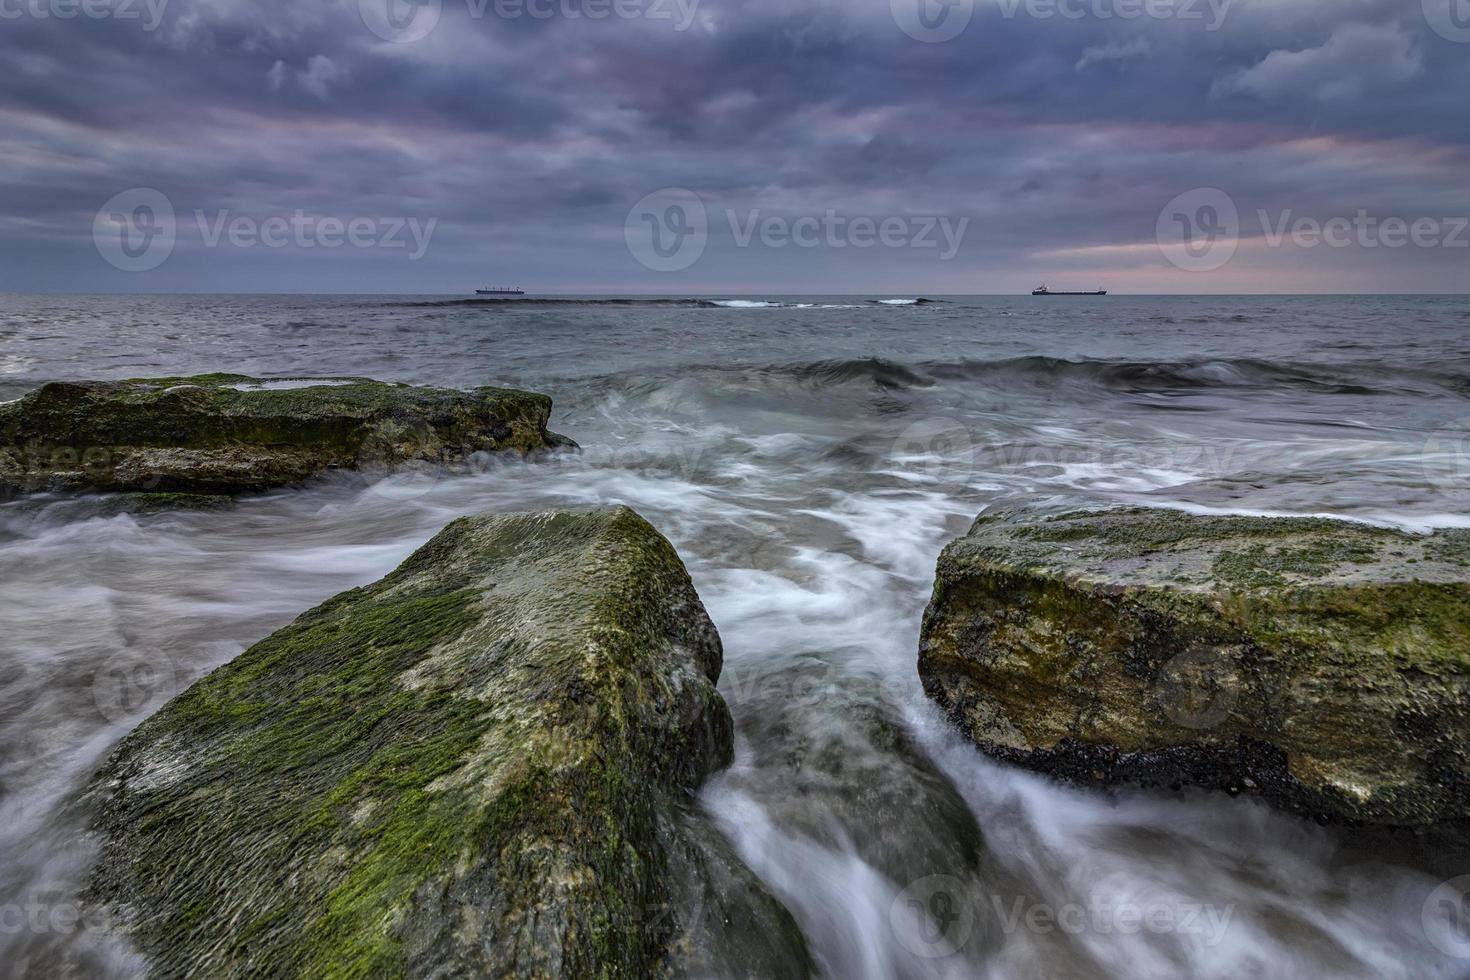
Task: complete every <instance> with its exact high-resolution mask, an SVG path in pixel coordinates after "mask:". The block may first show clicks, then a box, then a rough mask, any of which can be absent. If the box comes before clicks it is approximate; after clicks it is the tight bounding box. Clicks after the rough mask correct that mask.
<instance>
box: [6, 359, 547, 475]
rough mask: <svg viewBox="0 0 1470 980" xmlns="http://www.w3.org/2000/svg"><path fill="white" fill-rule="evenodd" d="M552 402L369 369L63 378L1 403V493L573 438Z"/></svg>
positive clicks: (290, 471) (379, 461) (381, 461)
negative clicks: (310, 374) (347, 373)
mask: <svg viewBox="0 0 1470 980" xmlns="http://www.w3.org/2000/svg"><path fill="white" fill-rule="evenodd" d="M550 416H551V399H550V398H548V397H547V396H545V395H540V394H536V393H534V392H529V391H516V390H513V389H508V388H477V389H474V390H472V391H457V390H452V389H447V388H426V387H416V386H413V385H403V384H387V383H384V382H380V381H372V380H369V379H366V378H316V379H302V380H289V379H276V380H262V379H258V378H250V377H246V376H244V375H235V374H209V375H198V376H195V377H186V378H152V379H140V380H135V381H105V382H104V381H79V382H53V383H51V384H46V385H42V386H41V387H40V388H37V389H36V390H35V391H32V392H31V393H29V394H28V395H26V396H24V397H23V398H20V399H19V400H17V401H14V402H9V403H6V404H3V405H0V495H6V494H12V495H13V494H16V493H26V492H34V491H41V490H89V491H125V492H127V491H163V492H187V493H204V494H231V493H239V492H242V491H249V490H263V489H268V488H271V487H278V486H284V485H288V484H292V483H298V482H301V481H303V480H307V479H310V478H311V477H314V476H318V475H320V474H322V473H323V472H325V471H327V470H329V469H349V470H351V469H360V468H363V467H373V466H382V467H391V466H395V465H398V464H402V463H405V462H409V461H416V460H423V461H431V462H445V461H449V460H457V459H462V458H463V457H465V456H467V455H469V454H471V453H475V452H497V451H502V450H515V451H519V452H523V453H524V452H530V451H533V450H537V449H546V448H551V447H555V446H560V445H569V444H570V442H569V440H566V439H564V438H562V437H560V436H557V435H555V434H554V433H549V432H547V430H546V423H547V420H548V419H549V418H550Z"/></svg>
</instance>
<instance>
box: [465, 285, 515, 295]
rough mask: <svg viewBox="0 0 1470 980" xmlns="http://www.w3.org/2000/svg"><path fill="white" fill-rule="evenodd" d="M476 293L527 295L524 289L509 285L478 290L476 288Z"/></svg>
mask: <svg viewBox="0 0 1470 980" xmlns="http://www.w3.org/2000/svg"><path fill="white" fill-rule="evenodd" d="M475 295H476V296H524V295H526V291H525V290H524V289H517V288H515V287H514V286H508V287H507V286H491V287H490V288H489V289H477V290H475Z"/></svg>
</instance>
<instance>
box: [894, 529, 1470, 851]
mask: <svg viewBox="0 0 1470 980" xmlns="http://www.w3.org/2000/svg"><path fill="white" fill-rule="evenodd" d="M919 671H920V674H921V677H922V680H923V683H924V688H925V691H926V692H927V693H928V694H929V696H930V697H931V698H933V699H934V700H935V701H937V702H938V703H939V704H940V705H941V706H942V707H943V708H944V710H945V711H946V712H947V714H948V715H949V717H950V718H951V720H953V721H954V722H955V723H957V724H958V725H959V726H960V727H961V728H962V730H963V731H964V732H965V733H966V734H968V735H969V737H970V738H971V739H972V740H974V741H975V742H976V743H977V744H978V745H979V746H980V747H981V748H983V749H984V750H985V751H987V752H989V753H990V754H992V755H995V756H997V757H999V758H1001V759H1004V760H1007V761H1010V762H1014V763H1017V764H1020V765H1023V766H1026V767H1028V768H1031V769H1036V770H1039V771H1042V772H1046V773H1050V774H1053V775H1056V776H1059V777H1062V778H1065V779H1068V780H1072V781H1075V782H1079V783H1086V784H1094V785H1111V784H1116V783H1131V784H1142V785H1146V786H1153V787H1162V788H1179V787H1182V786H1203V787H1209V788H1217V789H1224V790H1227V791H1229V792H1232V793H1250V794H1255V795H1259V796H1261V797H1263V798H1265V799H1267V800H1270V801H1271V802H1272V803H1274V804H1276V805H1278V806H1280V807H1283V808H1285V809H1287V810H1290V811H1292V812H1296V813H1299V814H1302V815H1305V816H1310V817H1313V818H1316V819H1319V820H1322V821H1324V822H1326V821H1338V822H1346V823H1352V824H1364V825H1371V826H1375V827H1384V828H1413V829H1415V830H1418V831H1429V832H1432V833H1434V834H1436V835H1437V836H1439V835H1443V836H1445V837H1446V839H1449V838H1453V837H1455V836H1457V835H1460V834H1461V833H1462V832H1463V830H1464V829H1465V828H1466V827H1467V825H1470V780H1467V774H1470V534H1467V533H1465V532H1459V531H1442V532H1440V533H1437V534H1434V535H1428V536H1411V535H1407V534H1403V533H1399V532H1397V531H1391V530H1384V529H1378V528H1372V527H1368V526H1365V525H1360V524H1352V523H1347V522H1341V521H1329V520H1318V519H1305V518H1254V517H1195V516H1190V515H1187V514H1184V513H1180V512H1175V511H1162V510H1150V509H1132V510H1114V511H1081V512H1072V513H1065V514H1061V515H1052V516H1043V515H1039V514H1036V513H1031V512H1027V511H1025V510H1010V511H1001V512H999V513H997V514H994V515H986V516H982V517H981V518H980V519H979V520H978V521H976V523H975V524H974V526H973V527H972V529H971V530H970V532H969V533H968V534H967V535H966V536H965V537H963V538H961V539H959V540H957V541H955V542H953V543H952V544H951V545H949V547H947V548H946V549H945V551H944V553H943V555H942V557H941V558H940V561H939V565H938V576H937V581H936V583H935V589H934V595H933V598H932V601H931V602H930V605H929V608H928V610H927V611H926V614H925V618H924V626H923V634H922V639H921V647H920V658H919Z"/></svg>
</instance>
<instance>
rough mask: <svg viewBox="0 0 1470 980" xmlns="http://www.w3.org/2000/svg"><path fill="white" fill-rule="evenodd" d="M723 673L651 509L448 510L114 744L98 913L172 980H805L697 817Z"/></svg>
mask: <svg viewBox="0 0 1470 980" xmlns="http://www.w3.org/2000/svg"><path fill="white" fill-rule="evenodd" d="M721 659H722V655H721V647H720V640H719V636H718V635H717V634H716V632H715V629H714V626H713V624H711V622H710V620H709V618H708V616H707V615H706V613H705V611H704V608H703V606H702V605H701V603H700V601H699V597H698V596H697V595H696V594H695V591H694V588H693V585H692V584H691V582H690V581H689V577H688V574H687V573H686V572H685V570H684V566H683V564H682V563H681V562H680V560H679V556H678V555H677V554H676V553H675V552H674V549H673V548H672V546H670V545H669V543H668V542H667V541H666V540H665V539H664V538H663V537H662V536H660V535H659V534H658V532H657V531H655V530H654V529H653V528H652V527H651V526H650V525H649V524H648V523H647V522H646V521H644V520H643V519H642V518H641V517H639V516H638V515H637V514H636V513H634V512H633V511H631V510H629V509H627V508H625V507H616V508H610V509H606V510H599V511H592V512H560V513H543V514H510V515H501V516H479V517H471V518H464V519H462V520H458V521H455V522H454V523H452V524H450V525H449V526H448V527H446V528H445V529H444V530H443V531H442V532H440V533H439V534H438V535H437V536H436V537H435V538H434V539H433V540H432V541H430V542H429V543H428V544H426V545H424V546H423V547H422V548H421V549H419V550H418V551H417V552H415V553H414V554H413V555H412V556H411V557H410V558H409V559H408V560H407V561H405V562H404V563H403V564H402V565H401V566H400V567H399V568H398V569H397V570H395V571H394V572H393V573H391V574H390V575H388V576H387V577H386V578H384V579H382V580H381V581H379V582H377V583H375V584H373V585H370V586H367V587H365V588H361V589H354V590H352V591H350V592H346V593H343V594H342V595H339V596H337V597H336V598H333V599H331V600H329V601H327V602H326V603H324V604H323V605H321V606H319V607H318V608H316V609H313V610H311V611H310V612H307V613H305V614H304V615H302V616H301V617H300V618H299V619H298V620H297V621H296V622H295V623H293V624H291V625H290V626H287V627H286V628H285V629H282V630H281V631H279V632H277V633H275V634H274V635H272V636H270V637H268V638H267V639H265V640H263V641H262V642H260V643H258V644H256V645H255V646H253V647H251V648H250V649H249V650H247V651H246V652H245V653H243V654H241V655H240V656H239V657H238V658H236V659H235V660H233V661H231V662H230V663H229V664H226V665H225V666H223V667H221V668H219V669H218V670H216V671H214V672H213V673H212V674H210V675H208V676H207V677H205V678H204V679H202V680H201V681H199V682H198V683H197V684H195V685H194V686H193V687H191V688H189V689H188V690H187V691H186V692H184V693H183V694H182V695H180V696H179V697H178V698H176V699H175V700H174V701H172V702H170V703H169V704H168V705H167V706H166V707H164V708H163V709H162V710H161V711H160V712H159V713H158V714H156V715H154V716H153V717H151V718H150V719H148V720H147V721H146V722H144V723H143V724H142V725H141V726H139V727H138V729H136V730H135V731H134V732H133V733H132V734H131V735H129V736H128V737H127V738H126V739H125V740H124V741H123V742H122V744H121V745H120V746H119V748H118V749H117V750H116V752H115V753H114V754H113V755H112V756H111V757H110V758H109V759H108V761H107V762H106V763H105V764H104V766H103V767H102V769H101V771H100V772H99V773H98V774H97V775H96V776H95V777H94V779H93V781H92V783H91V784H90V786H89V788H88V790H87V793H86V794H85V795H84V797H83V801H82V803H83V805H84V806H87V807H89V808H90V810H91V813H92V814H93V816H92V820H93V827H94V829H95V830H96V832H97V833H98V834H99V835H100V854H99V858H98V861H97V863H96V865H95V868H94V870H93V873H92V879H91V887H90V892H89V894H90V897H91V899H92V900H93V901H95V902H97V903H99V904H100V905H102V906H103V907H105V908H108V909H110V910H111V911H112V912H113V914H114V915H116V916H118V917H120V918H121V919H122V921H125V922H127V923H128V924H129V928H130V930H131V933H132V936H133V939H134V941H135V942H136V944H137V945H138V947H139V948H140V949H141V950H142V951H143V952H144V953H145V954H146V955H147V956H148V957H149V959H150V961H151V964H152V967H153V971H154V973H155V974H156V975H162V976H176V975H177V976H181V975H185V974H189V975H199V976H229V975H246V974H249V975H271V976H287V975H293V976H323V975H333V976H336V975H342V976H348V975H351V976H396V975H407V976H438V977H443V976H464V975H477V976H478V975H484V976H506V975H515V976H529V977H629V978H634V977H647V976H681V975H697V976H701V977H703V976H711V975H720V970H719V969H711V968H710V963H711V962H714V963H715V964H716V966H717V967H723V966H724V965H725V962H724V960H725V958H726V957H729V956H735V957H736V961H737V962H738V964H739V966H740V968H739V969H735V968H733V967H732V968H731V975H750V976H763V977H764V976H775V977H783V976H793V977H795V976H803V975H805V974H806V973H807V972H808V963H807V958H806V953H805V950H804V947H803V944H802V940H801V937H800V934H799V933H798V931H797V929H796V927H795V925H794V923H793V922H792V920H791V918H790V917H789V915H787V913H786V912H785V910H784V909H783V908H782V907H781V906H780V905H779V904H778V903H776V901H775V900H774V899H772V898H771V897H770V896H769V895H768V894H767V893H766V892H765V891H764V890H763V889H762V888H761V886H760V884H759V883H758V881H757V880H756V879H755V877H754V876H753V875H752V874H751V872H750V871H749V870H748V869H747V868H745V867H744V865H742V864H740V862H739V861H738V860H737V859H735V857H734V855H733V853H732V852H731V851H730V849H729V847H728V845H726V844H725V842H724V841H723V839H721V838H720V837H719V835H718V834H717V833H716V832H714V830H713V829H712V828H711V827H710V826H709V824H708V821H707V820H706V819H705V818H704V817H703V816H702V815H701V814H700V813H699V812H698V811H697V810H696V809H695V808H694V806H693V794H694V792H695V790H696V789H697V788H698V787H699V785H700V784H701V783H702V782H703V781H704V779H705V778H706V777H707V776H708V775H709V774H710V773H711V772H713V771H714V770H716V769H718V768H720V767H722V766H725V765H727V764H728V763H729V761H730V759H731V756H732V753H733V748H732V740H731V739H732V736H731V720H730V715H729V712H728V709H727V708H726V706H725V702H724V701H723V700H722V699H721V697H720V695H719V694H718V693H717V692H716V690H715V681H716V679H717V678H718V676H719V673H720V668H721ZM742 937H743V939H742ZM753 940H754V941H753ZM732 949H734V950H738V955H737V954H735V953H731V952H730V951H731V950H732Z"/></svg>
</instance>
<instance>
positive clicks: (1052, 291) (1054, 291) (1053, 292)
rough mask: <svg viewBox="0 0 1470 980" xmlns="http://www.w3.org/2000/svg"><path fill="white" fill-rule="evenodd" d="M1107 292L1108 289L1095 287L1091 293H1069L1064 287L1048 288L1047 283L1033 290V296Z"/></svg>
mask: <svg viewBox="0 0 1470 980" xmlns="http://www.w3.org/2000/svg"><path fill="white" fill-rule="evenodd" d="M1107 294H1108V291H1107V290H1106V289H1095V290H1093V291H1092V292H1090V293H1069V292H1067V291H1066V290H1064V289H1048V288H1047V287H1046V283H1042V284H1041V285H1040V286H1037V287H1036V288H1035V289H1033V290H1031V295H1032V296H1106V295H1107Z"/></svg>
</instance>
